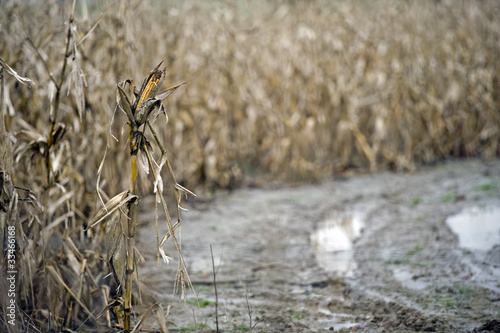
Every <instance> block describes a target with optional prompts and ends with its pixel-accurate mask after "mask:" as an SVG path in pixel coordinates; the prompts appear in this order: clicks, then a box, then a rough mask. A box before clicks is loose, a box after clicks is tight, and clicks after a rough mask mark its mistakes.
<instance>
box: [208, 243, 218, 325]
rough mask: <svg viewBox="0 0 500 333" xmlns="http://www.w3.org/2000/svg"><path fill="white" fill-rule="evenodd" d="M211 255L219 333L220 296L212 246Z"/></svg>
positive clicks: (216, 322)
mask: <svg viewBox="0 0 500 333" xmlns="http://www.w3.org/2000/svg"><path fill="white" fill-rule="evenodd" d="M210 255H211V256H212V272H213V273H214V289H215V328H216V330H217V333H219V311H218V310H219V296H218V294H217V279H216V276H217V272H216V271H215V263H214V252H213V250H212V244H210Z"/></svg>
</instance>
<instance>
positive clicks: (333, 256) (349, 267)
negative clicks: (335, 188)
mask: <svg viewBox="0 0 500 333" xmlns="http://www.w3.org/2000/svg"><path fill="white" fill-rule="evenodd" d="M363 226H364V224H363V221H362V219H361V218H360V217H359V216H356V215H354V216H353V217H351V218H345V217H338V218H331V219H328V220H326V221H323V222H322V223H320V225H319V227H318V230H316V231H315V232H314V233H313V234H312V235H311V243H312V245H313V250H314V253H315V255H316V260H317V261H318V263H319V264H320V266H321V267H322V268H323V269H325V270H327V271H330V272H339V273H342V274H344V275H350V274H351V273H352V271H353V270H354V269H355V268H356V263H355V262H354V260H353V252H352V244H353V242H354V240H355V239H356V238H358V237H359V235H360V234H361V229H362V228H363Z"/></svg>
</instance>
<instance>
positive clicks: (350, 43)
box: [0, 0, 500, 332]
mask: <svg viewBox="0 0 500 333" xmlns="http://www.w3.org/2000/svg"><path fill="white" fill-rule="evenodd" d="M0 4H1V8H0V84H1V88H0V93H1V95H0V103H1V104H0V109H1V115H2V117H1V119H2V121H1V124H0V125H1V126H0V143H1V145H0V146H1V148H0V174H1V177H0V182H1V183H0V233H1V234H2V235H3V238H2V239H1V241H2V247H3V249H4V253H7V251H8V245H9V243H8V239H9V238H8V232H9V231H10V230H11V229H9V227H11V226H15V230H16V233H15V240H16V241H15V244H16V253H17V255H16V258H15V266H16V267H17V272H18V273H17V281H16V285H17V291H16V293H17V294H16V295H17V298H16V301H17V308H16V318H17V320H18V323H17V326H16V327H15V328H13V327H12V326H9V324H8V321H9V318H8V317H7V314H8V312H7V311H2V315H1V318H0V327H2V329H3V330H5V331H8V330H10V331H13V332H15V331H33V332H38V331H54V332H56V331H64V330H66V329H70V330H78V329H80V330H84V331H93V332H96V331H109V328H110V327H115V328H116V329H117V330H118V329H121V326H120V325H119V322H120V321H119V319H117V317H119V315H118V314H117V313H115V312H113V311H111V305H110V304H112V303H113V302H115V303H119V302H120V299H119V297H118V296H117V294H116V285H113V283H115V282H113V278H112V277H106V276H108V275H109V274H110V268H109V266H108V262H107V261H108V260H109V258H107V257H106V250H105V249H103V247H102V241H103V239H105V238H106V237H107V236H106V230H108V231H109V229H106V226H105V225H104V224H103V225H99V226H97V227H95V228H89V227H90V224H91V222H92V221H94V220H95V217H96V214H97V215H98V212H99V210H100V209H101V208H102V207H103V206H104V201H108V200H109V198H112V197H115V196H116V195H117V194H119V193H122V191H124V190H126V189H127V188H128V187H129V182H130V173H131V170H130V165H129V164H130V163H129V151H128V145H127V135H128V132H127V120H128V119H127V115H126V114H125V112H122V111H123V110H122V109H121V108H120V107H119V104H120V96H121V95H120V93H119V90H118V89H117V84H118V83H120V82H124V81H126V80H127V79H131V80H130V81H128V82H129V83H130V82H134V83H135V85H136V86H140V83H141V82H142V80H143V78H145V77H147V75H148V74H149V73H150V72H151V69H153V68H154V67H155V66H156V65H157V64H158V63H160V62H161V61H163V65H164V66H166V67H167V68H166V78H165V82H164V86H163V87H162V89H166V88H168V87H171V86H174V85H177V84H180V83H182V82H184V81H187V84H185V85H182V86H179V87H176V89H177V88H178V89H177V90H176V92H175V94H173V95H172V96H170V97H169V98H168V99H167V100H165V101H164V102H163V106H164V108H165V112H164V114H161V115H159V116H158V117H157V118H153V117H152V118H151V119H150V120H151V123H152V127H153V128H154V129H155V133H156V134H157V136H158V141H159V142H163V143H164V148H165V149H164V150H165V151H166V153H167V154H168V159H169V161H170V163H171V167H172V171H173V174H175V177H176V183H175V184H172V182H171V181H170V178H169V177H168V176H167V175H165V176H164V182H165V196H166V197H167V199H168V200H170V201H172V202H173V201H175V200H174V199H173V197H174V194H175V195H177V193H176V192H175V193H174V188H175V191H177V190H178V189H179V188H182V189H184V187H185V188H192V189H194V190H195V192H204V191H211V190H214V189H228V188H234V187H237V186H241V185H242V184H244V179H245V176H246V175H252V174H255V173H259V174H266V175H268V176H269V177H270V178H272V179H276V180H278V181H280V182H288V181H307V182H310V181H321V180H322V179H326V178H331V177H333V176H334V175H336V174H338V173H342V172H345V171H346V170H371V171H376V170H386V169H393V170H397V171H413V170H415V169H416V168H418V166H420V165H424V164H432V163H435V162H438V161H441V160H443V159H447V158H463V157H481V158H485V159H492V158H496V157H498V156H499V155H500V146H499V143H500V85H499V82H500V3H498V2H497V1H493V0H486V1H479V0H477V1H476V0H464V1H446V0H443V1H391V0H380V1H368V0H366V1H356V2H352V1H319V0H317V1H276V2H269V1H264V0H260V1H256V2H243V1H241V2H240V1H238V2H231V1H217V2H216V1H208V2H204V1H195V0H190V1H173V2H165V3H164V2H162V1H153V0H151V1H140V0H132V1H118V0H106V1H91V0H86V1H85V0H83V1H78V2H73V1H55V0H51V1H45V2H43V4H42V3H38V2H36V1H35V2H31V1H0ZM120 89H121V88H120ZM123 90H125V88H124V89H123ZM165 116H166V117H165ZM166 119H167V120H166ZM155 149H156V150H155ZM152 154H153V155H154V156H155V158H159V156H160V154H163V152H162V151H160V150H158V149H157V148H155V147H153V151H152ZM143 164H147V162H146V163H143ZM145 169H147V167H146V168H145ZM141 170H142V169H140V170H139V174H138V187H139V188H138V193H139V195H147V194H152V193H153V191H154V190H155V189H156V186H157V184H156V185H155V183H154V182H153V180H158V179H152V176H151V175H150V174H147V173H146V172H144V171H141ZM129 200H131V199H129ZM115 208H116V207H115ZM108 256H109V253H108ZM4 257H5V258H3V259H2V261H1V263H2V273H1V274H5V271H6V267H7V266H6V265H7V262H8V261H7V259H6V258H7V254H5V255H4ZM1 274H0V275H1ZM1 276H2V278H1V279H2V280H1V281H0V288H2V294H0V298H1V299H0V302H1V303H2V307H3V309H7V306H8V297H7V295H6V294H5V293H4V290H7V289H8V286H4V285H2V284H5V283H7V282H6V281H7V280H6V279H5V278H4V276H3V275H1ZM105 277H106V278H105ZM139 280H140V276H139ZM115 303H113V304H115ZM152 303H154V302H152ZM151 309H152V310H151V313H154V314H155V315H156V316H157V318H160V319H158V321H159V322H162V320H163V319H164V318H165V314H164V313H163V309H161V307H158V306H156V307H153V308H151ZM108 310H110V311H108ZM117 323H118V324H117ZM160 326H161V327H162V329H163V330H166V324H165V322H163V324H160Z"/></svg>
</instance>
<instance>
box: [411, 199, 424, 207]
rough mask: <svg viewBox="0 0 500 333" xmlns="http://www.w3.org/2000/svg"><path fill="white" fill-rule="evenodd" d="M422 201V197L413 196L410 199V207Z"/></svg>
mask: <svg viewBox="0 0 500 333" xmlns="http://www.w3.org/2000/svg"><path fill="white" fill-rule="evenodd" d="M421 202H422V199H420V198H411V200H410V208H415V207H416V206H418V205H419V204H420V203H421Z"/></svg>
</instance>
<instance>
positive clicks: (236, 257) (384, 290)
mask: <svg viewBox="0 0 500 333" xmlns="http://www.w3.org/2000/svg"><path fill="white" fill-rule="evenodd" d="M144 202H145V203H147V202H148V201H147V200H144ZM148 205H149V206H150V207H153V204H152V203H149V204H148ZM499 209H500V160H495V161H490V162H481V161H478V160H472V161H460V162H449V163H446V164H442V165H438V166H435V167H426V168H422V169H421V170H419V171H418V172H416V173H414V174H395V173H389V172H382V173H377V174H372V175H357V176H352V177H348V178H345V179H342V180H333V181H328V182H324V183H322V184H317V185H314V186H313V185H308V186H300V187H281V188H274V189H269V188H243V189H239V190H237V191H234V192H232V193H226V194H219V195H217V197H216V199H215V200H213V201H204V200H198V201H195V202H192V203H190V204H189V212H187V213H185V214H184V222H183V223H184V224H183V228H182V248H183V251H184V255H185V259H186V261H187V264H188V268H189V271H190V274H191V279H192V281H193V284H194V287H195V289H196V292H197V294H198V298H199V300H200V305H201V307H198V306H196V305H194V302H193V301H192V300H189V301H188V304H186V305H185V304H183V303H180V302H178V301H176V300H175V299H173V298H172V296H171V295H172V288H173V279H174V276H175V269H176V265H175V263H171V264H170V265H168V266H165V265H163V264H162V265H161V266H160V267H158V266H157V265H156V256H155V253H154V251H155V248H154V242H155V241H154V240H155V237H156V236H155V233H154V217H153V216H154V215H153V214H152V213H151V211H152V208H151V209H150V210H148V211H147V212H143V214H142V216H141V219H142V221H143V225H142V226H141V227H140V231H139V248H140V250H141V252H142V253H143V254H144V256H145V257H146V261H147V263H146V266H145V267H141V268H140V274H141V275H140V276H141V279H142V280H143V281H144V283H145V284H146V285H147V286H149V288H150V291H151V292H152V293H154V294H155V296H156V298H157V299H158V300H160V301H161V302H162V303H163V304H164V306H165V307H166V306H168V305H170V306H171V308H170V319H171V320H172V321H173V322H175V324H171V326H170V329H171V330H172V331H176V330H178V331H179V330H184V331H190V330H194V328H195V323H196V324H198V325H205V326H204V327H203V328H200V331H205V332H208V331H211V330H213V329H215V294H214V289H213V283H212V281H213V276H212V260H211V255H210V244H212V247H213V252H214V257H215V264H216V266H217V267H218V271H217V281H218V282H217V286H218V302H219V307H218V320H219V327H220V329H221V331H225V332H231V331H234V332H248V331H250V329H251V328H253V332H322V331H329V330H332V329H333V330H334V331H342V330H344V331H350V330H352V329H353V328H354V327H355V328H356V331H357V332H386V331H400V332H413V331H436V332H468V331H472V330H474V329H475V330H476V331H477V332H479V331H484V332H486V331H487V330H488V329H486V326H484V327H483V329H481V328H480V327H481V326H482V325H485V324H488V323H489V324H490V328H491V327H493V326H494V322H491V320H493V319H495V318H499V317H500V282H498V281H500V210H499ZM460 213H462V214H466V215H467V214H469V215H470V216H472V217H471V218H470V219H472V220H473V222H471V223H472V227H471V228H470V229H465V231H460V230H453V226H452V222H450V221H452V220H453V218H452V216H454V215H456V214H460ZM488 214H489V215H488ZM495 214H496V215H495ZM459 216H460V215H459ZM467 216H468V215H467ZM467 216H466V219H467ZM492 216H493V217H492ZM495 216H496V217H495ZM474 218H475V219H476V220H474ZM486 219H494V220H493V221H494V222H489V225H483V224H481V223H482V222H480V220H486ZM478 221H479V222H478ZM485 223H486V222H485ZM491 224H493V226H491ZM488 228H490V229H488ZM491 228H492V229H491ZM165 230H166V228H165V226H162V227H161V231H162V232H163V233H164V232H165ZM476 232H477V233H476ZM481 232H483V233H481ZM495 232H496V234H495ZM467 235H469V236H471V235H472V236H471V237H469V238H472V239H480V240H481V241H479V242H476V244H475V245H470V244H472V243H470V244H469V243H463V242H462V241H463V240H465V239H467V238H466V236H467ZM483 237H484V241H482V240H483ZM487 239H488V241H487ZM477 244H479V245H477ZM166 250H167V254H168V253H170V254H171V255H172V256H173V257H175V256H174V254H175V250H174V248H173V247H167V248H166ZM189 298H191V299H192V298H193V297H192V295H191V296H190V297H189ZM491 330H493V329H492V328H491Z"/></svg>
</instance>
